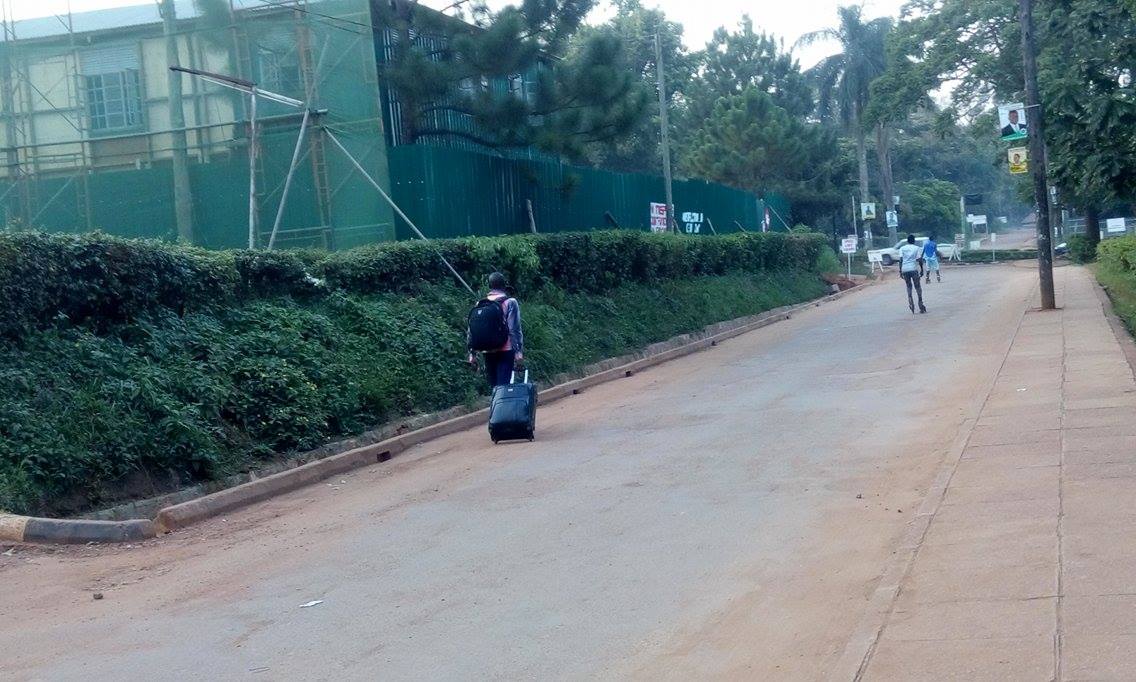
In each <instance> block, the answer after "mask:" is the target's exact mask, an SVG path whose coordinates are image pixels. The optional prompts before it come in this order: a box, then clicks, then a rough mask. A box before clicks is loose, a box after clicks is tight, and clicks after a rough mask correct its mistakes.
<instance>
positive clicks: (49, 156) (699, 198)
mask: <svg viewBox="0 0 1136 682" xmlns="http://www.w3.org/2000/svg"><path fill="white" fill-rule="evenodd" d="M12 1H13V0H0V6H3V9H4V12H3V22H2V23H3V26H2V29H3V35H2V41H0V119H2V120H0V150H2V158H3V165H2V167H0V212H2V213H0V217H2V218H3V221H4V225H6V226H7V228H8V229H20V228H22V227H30V228H40V229H47V230H53V231H66V232H83V231H92V230H102V231H105V232H108V233H112V234H117V235H122V236H130V237H153V238H165V239H173V238H179V237H180V238H181V239H183V240H185V241H189V242H192V243H196V244H199V245H202V246H207V247H210V248H230V247H243V246H248V245H249V244H250V243H251V244H252V245H254V246H257V247H263V246H266V245H267V244H268V243H269V241H270V239H272V240H273V241H274V242H275V245H277V246H282V247H301V246H303V247H311V246H316V247H324V248H346V247H350V246H355V245H359V244H365V243H370V242H375V241H381V240H387V239H394V238H397V237H402V236H406V232H405V227H406V226H405V224H404V223H403V221H401V219H400V220H396V218H395V216H394V214H393V212H392V210H391V208H390V206H389V205H388V204H387V203H386V202H385V201H384V200H383V198H382V197H381V196H380V194H379V192H377V191H376V190H375V187H374V184H377V185H378V186H379V187H380V188H381V189H383V190H384V191H386V192H388V193H389V194H391V195H393V197H394V200H395V201H396V203H398V204H399V205H400V206H401V207H403V208H404V210H405V211H406V212H407V214H408V215H409V216H410V217H411V218H412V219H413V220H415V222H417V223H419V226H420V227H421V228H422V229H423V231H425V232H426V233H427V234H428V235H429V236H460V235H470V234H501V233H508V232H517V231H528V230H529V229H534V228H536V227H539V229H541V230H542V231H553V230H564V229H582V228H590V227H603V226H614V225H618V226H621V227H634V228H646V226H647V225H648V223H649V204H650V203H651V202H660V201H662V194H663V191H662V182H661V179H659V178H656V177H652V176H646V175H636V174H621V173H609V172H606V171H601V170H596V169H585V168H575V167H571V166H565V165H563V164H560V163H557V162H555V161H552V160H543V161H542V160H539V159H537V160H533V159H521V158H504V157H501V156H494V155H491V154H486V153H482V152H479V151H476V150H471V149H462V148H460V145H450V146H447V145H446V143H445V141H444V140H439V141H431V144H429V145H426V144H413V145H398V144H397V136H392V135H390V133H389V131H390V129H391V128H392V127H397V115H394V116H392V112H394V111H395V110H396V109H397V94H396V93H391V92H387V91H385V89H384V88H383V87H382V86H381V84H380V80H379V73H380V69H379V60H381V59H382V58H383V55H384V54H385V52H387V51H389V49H390V39H391V34H390V33H389V32H388V31H386V30H385V29H384V28H383V27H381V26H376V21H377V20H376V18H375V16H374V14H373V13H372V10H371V7H370V3H369V2H368V0H310V1H305V0H197V2H193V1H192V0H162V2H160V3H158V4H155V3H151V4H147V5H140V6H136V7H127V8H120V9H110V10H102V11H96V12H87V13H81V14H80V13H77V14H67V15H61V16H52V17H46V18H42V19H32V20H23V21H12V20H11V19H10V16H11V11H10V10H11V2H12ZM170 66H178V67H181V68H183V69H188V70H191V71H202V72H211V73H217V74H225V75H228V76H231V77H233V78H234V79H236V80H239V81H245V82H249V83H255V85H256V87H257V88H258V89H260V90H263V91H267V92H271V93H277V94H280V95H284V96H286V97H287V98H292V99H295V100H299V101H300V102H303V103H304V104H303V106H301V107H295V106H288V105H286V104H283V103H281V102H280V101H273V100H271V99H265V98H260V99H259V100H258V101H257V102H256V104H255V105H254V104H253V101H252V100H253V98H252V97H250V96H248V94H247V93H245V92H241V91H240V90H235V89H231V88H226V87H222V86H220V85H218V84H216V83H215V82H213V81H210V80H207V79H203V78H198V77H193V76H189V75H186V74H184V73H180V72H176V71H171V70H170V69H169V68H168V67H170ZM520 82H522V83H523V79H521V81H520ZM522 94H523V93H522ZM305 109H306V110H308V111H309V112H310V119H311V120H310V126H309V127H308V129H307V133H306V134H305V135H303V136H302V139H300V132H301V130H300V129H301V121H302V119H303V111H304V110H305ZM253 121H255V126H254V125H253V123H252V122H253ZM250 139H251V140H254V143H253V144H252V145H250ZM298 139H300V142H299V144H298V142H297V141H298ZM337 141H338V142H341V143H342V144H343V146H344V147H345V148H346V153H344V150H343V149H340V148H339V147H338V146H337ZM250 147H251V149H252V150H255V153H254V154H250ZM250 161H251V165H250ZM250 170H251V172H250ZM290 170H291V171H292V172H290ZM250 175H251V177H250ZM288 178H291V179H290V180H289V179H288ZM250 180H251V182H250ZM250 193H251V196H252V200H251V201H250ZM675 204H676V206H677V212H678V213H680V214H681V213H684V212H686V213H690V214H691V215H697V216H699V218H700V219H701V218H703V217H705V218H708V220H707V222H708V223H709V224H710V225H717V229H718V230H719V231H730V230H734V229H761V225H762V222H763V220H764V219H765V216H767V215H770V213H772V214H773V215H786V214H787V206H785V205H784V202H782V201H778V200H776V199H772V200H770V201H768V202H766V201H763V200H761V199H759V198H757V197H754V196H753V195H750V194H748V193H745V192H741V191H738V190H734V189H730V188H726V187H722V186H718V185H711V184H708V183H703V182H697V181H691V182H678V183H676V186H675ZM767 207H768V209H769V210H767ZM778 220H779V219H778V218H775V219H774V220H773V227H775V228H782V229H783V227H784V225H783V222H784V221H783V220H781V221H780V222H778ZM274 231H275V233H276V236H275V238H274V239H273V238H272V237H271V235H272V234H273V232H274Z"/></svg>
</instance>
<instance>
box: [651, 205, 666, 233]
mask: <svg viewBox="0 0 1136 682" xmlns="http://www.w3.org/2000/svg"><path fill="white" fill-rule="evenodd" d="M651 231H652V232H666V231H667V205H666V204H656V203H654V202H652V203H651Z"/></svg>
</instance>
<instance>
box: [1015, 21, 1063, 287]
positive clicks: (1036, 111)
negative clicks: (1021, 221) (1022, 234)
mask: <svg viewBox="0 0 1136 682" xmlns="http://www.w3.org/2000/svg"><path fill="white" fill-rule="evenodd" d="M1020 2H1021V24H1022V62H1023V64H1022V65H1023V67H1024V70H1025V77H1026V121H1027V125H1026V127H1027V129H1028V130H1029V155H1030V165H1031V166H1032V168H1031V170H1032V172H1033V193H1034V200H1035V201H1036V203H1037V274H1038V280H1039V284H1040V287H1041V309H1042V310H1055V309H1056V308H1057V298H1056V296H1055V295H1054V293H1053V230H1052V228H1051V227H1050V224H1049V181H1048V179H1047V178H1046V167H1045V123H1044V121H1043V119H1044V113H1045V112H1044V111H1042V108H1041V95H1040V93H1039V91H1038V86H1037V45H1036V43H1035V41H1034V23H1033V0H1020Z"/></svg>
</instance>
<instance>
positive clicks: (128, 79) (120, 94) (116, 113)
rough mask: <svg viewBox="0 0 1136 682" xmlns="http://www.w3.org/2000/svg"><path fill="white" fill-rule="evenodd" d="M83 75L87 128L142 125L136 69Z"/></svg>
mask: <svg viewBox="0 0 1136 682" xmlns="http://www.w3.org/2000/svg"><path fill="white" fill-rule="evenodd" d="M83 78H84V80H85V81H86V86H87V117H88V118H89V120H90V124H91V130H99V131H108V130H127V129H130V128H137V127H139V126H141V125H142V88H141V87H140V84H139V78H138V71H137V70H136V69H127V70H125V71H119V72H118V73H102V74H98V75H95V76H84V77H83Z"/></svg>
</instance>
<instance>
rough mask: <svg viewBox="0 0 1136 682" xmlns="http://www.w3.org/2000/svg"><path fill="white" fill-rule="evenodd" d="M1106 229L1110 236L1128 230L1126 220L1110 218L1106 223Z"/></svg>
mask: <svg viewBox="0 0 1136 682" xmlns="http://www.w3.org/2000/svg"><path fill="white" fill-rule="evenodd" d="M1104 229H1105V231H1106V232H1107V233H1108V234H1121V233H1123V232H1126V231H1127V230H1128V227H1127V224H1126V223H1125V221H1124V218H1109V219H1108V220H1106V221H1105V223H1104Z"/></svg>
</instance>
